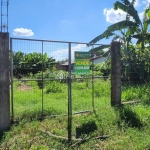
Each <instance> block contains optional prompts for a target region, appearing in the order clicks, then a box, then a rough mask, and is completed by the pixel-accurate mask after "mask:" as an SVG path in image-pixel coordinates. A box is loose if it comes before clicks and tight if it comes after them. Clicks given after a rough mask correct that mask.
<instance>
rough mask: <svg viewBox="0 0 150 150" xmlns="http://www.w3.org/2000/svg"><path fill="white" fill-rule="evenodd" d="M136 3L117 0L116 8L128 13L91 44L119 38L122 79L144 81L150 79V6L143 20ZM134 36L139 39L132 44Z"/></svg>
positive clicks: (133, 0)
mask: <svg viewBox="0 0 150 150" xmlns="http://www.w3.org/2000/svg"><path fill="white" fill-rule="evenodd" d="M134 3H135V0H132V1H128V0H122V1H121V2H119V1H116V2H115V3H114V9H115V10H117V9H121V10H122V11H124V12H125V13H126V14H127V15H126V18H125V20H123V21H120V22H117V23H115V24H113V25H111V26H109V27H108V28H107V30H106V31H104V32H103V33H102V34H100V35H98V36H97V37H96V38H94V39H93V40H92V41H90V42H89V45H90V43H96V42H98V41H99V40H101V39H104V38H109V37H113V40H119V41H120V42H121V43H122V47H121V53H122V59H121V63H122V68H123V70H122V81H130V82H139V83H144V82H147V81H149V75H150V73H149V72H150V71H149V67H150V64H149V58H150V55H149V51H150V49H149V39H150V33H149V24H150V7H147V8H146V9H145V11H144V19H143V21H141V20H140V17H139V15H138V13H137V10H136V9H135V8H134ZM122 29H123V30H122ZM116 31H117V32H116ZM133 38H134V39H137V41H136V44H135V45H134V44H132V39H133Z"/></svg>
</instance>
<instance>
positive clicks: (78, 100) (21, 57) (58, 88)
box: [10, 38, 110, 120]
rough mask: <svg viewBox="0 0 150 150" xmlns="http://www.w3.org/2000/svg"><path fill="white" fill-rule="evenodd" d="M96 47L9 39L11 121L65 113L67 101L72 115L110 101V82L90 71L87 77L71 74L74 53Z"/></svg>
mask: <svg viewBox="0 0 150 150" xmlns="http://www.w3.org/2000/svg"><path fill="white" fill-rule="evenodd" d="M97 46H99V45H98V44H97V45H92V47H91V46H87V44H86V43H75V42H64V41H48V40H35V39H20V38H11V39H10V49H11V52H12V53H11V54H12V55H11V62H12V65H11V66H12V67H11V115H12V118H13V119H15V120H20V119H23V118H35V117H39V116H50V115H62V114H67V113H68V100H69V99H70V98H71V102H72V104H71V106H72V108H71V111H72V112H71V113H73V114H74V113H76V112H81V111H87V110H88V111H92V110H93V109H98V108H99V106H100V105H102V104H101V101H103V100H104V101H108V102H109V101H110V99H108V95H110V81H109V80H107V81H106V80H105V79H104V77H102V76H97V75H94V73H93V72H92V68H91V71H90V72H91V73H90V74H89V75H86V76H84V75H75V74H74V52H75V51H82V52H88V51H89V50H91V49H92V48H93V47H97ZM69 62H70V64H69ZM91 63H92V62H91ZM69 77H71V80H70V81H71V84H70V85H69ZM106 78H107V77H106ZM104 86H108V92H104V93H100V92H99V90H100V89H101V90H100V91H102V89H103V88H104Z"/></svg>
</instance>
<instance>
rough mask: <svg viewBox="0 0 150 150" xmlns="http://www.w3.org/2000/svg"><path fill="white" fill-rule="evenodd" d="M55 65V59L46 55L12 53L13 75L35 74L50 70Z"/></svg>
mask: <svg viewBox="0 0 150 150" xmlns="http://www.w3.org/2000/svg"><path fill="white" fill-rule="evenodd" d="M54 64H55V59H53V58H52V57H50V58H49V57H48V56H47V53H45V54H43V55H42V53H37V52H33V53H28V54H25V53H23V52H21V51H18V52H16V53H13V66H14V75H16V76H22V75H28V74H29V73H32V74H36V73H38V72H39V71H45V70H46V69H51V68H52V67H53V65H54Z"/></svg>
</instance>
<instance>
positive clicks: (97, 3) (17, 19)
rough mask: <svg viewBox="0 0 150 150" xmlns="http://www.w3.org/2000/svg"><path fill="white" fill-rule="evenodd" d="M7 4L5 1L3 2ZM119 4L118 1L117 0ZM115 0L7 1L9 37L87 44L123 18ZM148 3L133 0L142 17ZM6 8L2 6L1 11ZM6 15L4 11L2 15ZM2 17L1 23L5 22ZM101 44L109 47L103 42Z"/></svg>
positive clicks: (108, 42) (147, 1)
mask: <svg viewBox="0 0 150 150" xmlns="http://www.w3.org/2000/svg"><path fill="white" fill-rule="evenodd" d="M3 1H7V0H3ZM119 1H120V0H119ZM115 2H116V1H115V0H44V1H43V0H9V7H8V8H9V14H8V21H9V23H8V31H9V34H10V37H16V38H30V39H46V40H56V41H71V42H85V43H88V42H90V41H91V40H92V39H94V38H95V37H96V36H98V35H99V34H102V33H103V32H104V31H105V30H106V29H107V27H108V26H110V25H111V24H113V23H116V22H118V21H121V20H123V19H124V18H125V14H124V13H123V12H122V11H120V10H118V11H114V10H113V4H114V3H115ZM149 3H150V0H136V3H135V8H136V9H137V10H138V13H139V15H140V16H141V18H142V14H143V11H144V9H145V8H146V7H147V6H148V4H149ZM5 9H6V6H3V11H4V10H5ZM3 13H5V12H3ZM5 18H6V17H5V16H4V17H3V21H2V24H4V23H5ZM99 43H100V44H110V40H107V39H104V40H102V41H100V42H99Z"/></svg>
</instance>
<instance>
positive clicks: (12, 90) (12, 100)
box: [10, 38, 14, 122]
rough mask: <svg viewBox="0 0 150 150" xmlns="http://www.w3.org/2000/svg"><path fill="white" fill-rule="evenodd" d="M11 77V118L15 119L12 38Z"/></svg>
mask: <svg viewBox="0 0 150 150" xmlns="http://www.w3.org/2000/svg"><path fill="white" fill-rule="evenodd" d="M10 65H11V66H10V67H11V71H10V79H11V120H12V122H13V121H14V84H13V51H12V38H10Z"/></svg>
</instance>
